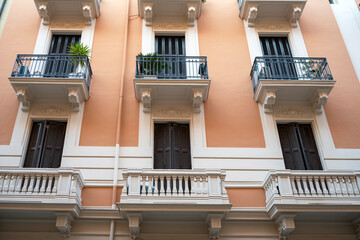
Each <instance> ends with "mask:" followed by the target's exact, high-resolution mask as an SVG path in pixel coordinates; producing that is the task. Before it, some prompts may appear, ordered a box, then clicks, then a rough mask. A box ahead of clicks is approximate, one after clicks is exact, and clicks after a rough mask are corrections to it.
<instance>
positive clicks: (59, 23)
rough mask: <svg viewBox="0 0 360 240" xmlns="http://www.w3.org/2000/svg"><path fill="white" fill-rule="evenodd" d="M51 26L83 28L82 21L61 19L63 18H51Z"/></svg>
mask: <svg viewBox="0 0 360 240" xmlns="http://www.w3.org/2000/svg"><path fill="white" fill-rule="evenodd" d="M50 25H51V27H54V28H72V29H82V28H84V22H80V21H76V20H72V21H63V20H53V21H51V24H50Z"/></svg>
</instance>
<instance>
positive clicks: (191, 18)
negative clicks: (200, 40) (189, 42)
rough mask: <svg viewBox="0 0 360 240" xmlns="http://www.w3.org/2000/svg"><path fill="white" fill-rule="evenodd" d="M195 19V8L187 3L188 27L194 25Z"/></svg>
mask: <svg viewBox="0 0 360 240" xmlns="http://www.w3.org/2000/svg"><path fill="white" fill-rule="evenodd" d="M195 19H196V8H195V7H194V6H192V5H190V4H189V5H188V25H189V26H190V27H193V26H194V23H195Z"/></svg>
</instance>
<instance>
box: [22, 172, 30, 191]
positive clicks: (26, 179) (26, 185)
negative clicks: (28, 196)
mask: <svg viewBox="0 0 360 240" xmlns="http://www.w3.org/2000/svg"><path fill="white" fill-rule="evenodd" d="M28 185H29V175H27V174H25V176H24V184H23V188H22V189H21V192H22V193H26V192H27V189H28Z"/></svg>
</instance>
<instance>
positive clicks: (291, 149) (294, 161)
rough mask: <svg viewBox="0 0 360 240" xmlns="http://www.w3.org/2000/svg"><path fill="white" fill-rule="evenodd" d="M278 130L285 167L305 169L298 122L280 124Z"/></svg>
mask: <svg viewBox="0 0 360 240" xmlns="http://www.w3.org/2000/svg"><path fill="white" fill-rule="evenodd" d="M278 131H279V136H280V143H281V149H282V152H283V157H284V161H285V167H286V168H287V169H291V170H305V165H304V162H303V158H302V153H301V149H300V144H299V139H298V136H297V133H296V124H278Z"/></svg>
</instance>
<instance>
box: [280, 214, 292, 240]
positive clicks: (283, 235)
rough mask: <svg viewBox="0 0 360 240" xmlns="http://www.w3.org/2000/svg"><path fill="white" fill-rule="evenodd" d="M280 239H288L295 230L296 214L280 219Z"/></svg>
mask: <svg viewBox="0 0 360 240" xmlns="http://www.w3.org/2000/svg"><path fill="white" fill-rule="evenodd" d="M277 224H278V231H279V239H280V240H287V239H288V238H289V234H290V233H291V232H292V231H294V230H295V221H294V216H284V217H281V218H279V219H278V221H277Z"/></svg>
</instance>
